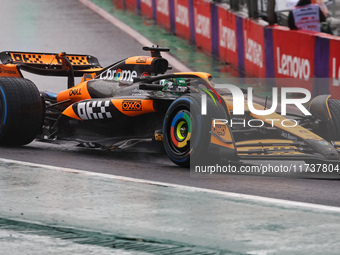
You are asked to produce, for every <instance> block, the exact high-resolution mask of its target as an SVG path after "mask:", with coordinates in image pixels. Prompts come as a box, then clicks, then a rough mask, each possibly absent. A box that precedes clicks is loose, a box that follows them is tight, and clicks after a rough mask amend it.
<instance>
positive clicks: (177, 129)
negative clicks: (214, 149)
mask: <svg viewBox="0 0 340 255" xmlns="http://www.w3.org/2000/svg"><path fill="white" fill-rule="evenodd" d="M213 118H216V119H226V112H225V110H224V108H223V107H222V105H221V104H220V103H219V102H218V101H217V99H216V100H214V99H212V98H211V97H209V96H208V97H207V115H201V94H199V93H192V94H190V95H185V96H181V97H180V98H178V99H177V100H175V101H174V102H173V103H172V104H171V105H170V107H169V109H168V111H167V113H166V115H165V118H164V123H163V143H164V148H165V151H166V153H167V154H168V156H169V158H170V159H171V160H172V161H173V162H174V163H175V164H177V165H179V166H182V167H188V166H190V162H194V161H196V160H201V159H202V160H204V158H205V156H207V152H208V146H209V143H210V133H209V132H210V130H211V121H212V119H213Z"/></svg>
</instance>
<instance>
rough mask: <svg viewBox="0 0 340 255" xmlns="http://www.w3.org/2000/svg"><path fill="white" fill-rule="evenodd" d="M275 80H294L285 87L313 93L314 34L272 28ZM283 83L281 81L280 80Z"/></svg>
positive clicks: (289, 81) (288, 81)
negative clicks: (304, 89)
mask: <svg viewBox="0 0 340 255" xmlns="http://www.w3.org/2000/svg"><path fill="white" fill-rule="evenodd" d="M273 41H274V44H273V45H274V65H275V78H294V79H289V80H287V84H282V82H281V84H277V85H278V86H286V87H301V88H306V89H308V90H309V91H311V92H312V91H313V81H312V78H313V77H314V57H315V53H314V49H315V33H312V32H311V33H309V32H301V31H291V30H289V29H288V28H283V27H275V28H273ZM281 81H283V79H281Z"/></svg>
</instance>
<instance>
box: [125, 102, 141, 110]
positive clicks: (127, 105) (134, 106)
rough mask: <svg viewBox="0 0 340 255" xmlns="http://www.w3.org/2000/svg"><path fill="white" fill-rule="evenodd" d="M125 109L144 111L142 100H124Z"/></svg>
mask: <svg viewBox="0 0 340 255" xmlns="http://www.w3.org/2000/svg"><path fill="white" fill-rule="evenodd" d="M122 109H123V111H142V101H141V100H123V103H122Z"/></svg>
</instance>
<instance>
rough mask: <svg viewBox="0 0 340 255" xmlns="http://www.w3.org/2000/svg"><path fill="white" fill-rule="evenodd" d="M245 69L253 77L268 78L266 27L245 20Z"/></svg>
mask: <svg viewBox="0 0 340 255" xmlns="http://www.w3.org/2000/svg"><path fill="white" fill-rule="evenodd" d="M243 41H244V65H245V66H244V67H245V71H246V73H249V74H250V75H252V76H255V77H260V78H264V77H266V66H265V64H266V63H265V55H264V54H265V52H264V27H263V26H262V25H260V24H257V23H255V22H253V21H251V20H249V19H243Z"/></svg>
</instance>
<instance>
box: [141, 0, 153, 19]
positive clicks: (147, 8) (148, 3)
mask: <svg viewBox="0 0 340 255" xmlns="http://www.w3.org/2000/svg"><path fill="white" fill-rule="evenodd" d="M140 1H141V11H142V13H143V15H145V16H146V17H147V18H149V19H152V18H153V17H152V16H153V15H152V14H153V13H152V8H153V6H152V0H140Z"/></svg>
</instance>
